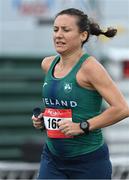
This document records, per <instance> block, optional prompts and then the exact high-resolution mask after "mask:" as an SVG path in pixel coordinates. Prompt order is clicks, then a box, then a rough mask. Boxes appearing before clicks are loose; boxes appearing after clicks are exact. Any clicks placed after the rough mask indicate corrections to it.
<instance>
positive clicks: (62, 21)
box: [53, 15, 82, 54]
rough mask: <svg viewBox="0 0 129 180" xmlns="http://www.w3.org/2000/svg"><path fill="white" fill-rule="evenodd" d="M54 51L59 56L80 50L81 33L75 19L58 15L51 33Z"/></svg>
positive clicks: (74, 17)
mask: <svg viewBox="0 0 129 180" xmlns="http://www.w3.org/2000/svg"><path fill="white" fill-rule="evenodd" d="M53 39H54V45H55V49H56V51H57V52H58V53H60V54H65V53H69V52H74V51H76V50H77V49H79V48H81V44H82V40H81V33H80V32H79V28H78V26H77V17H76V16H71V15H59V16H58V17H57V18H56V19H55V22H54V33H53Z"/></svg>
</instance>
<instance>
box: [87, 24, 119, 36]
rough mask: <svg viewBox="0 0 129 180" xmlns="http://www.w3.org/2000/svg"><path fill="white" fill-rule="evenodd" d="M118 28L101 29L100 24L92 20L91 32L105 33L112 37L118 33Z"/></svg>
mask: <svg viewBox="0 0 129 180" xmlns="http://www.w3.org/2000/svg"><path fill="white" fill-rule="evenodd" d="M116 33H117V29H115V28H112V27H109V28H107V30H106V31H103V30H101V29H100V26H99V25H98V24H97V23H94V22H90V34H91V35H95V36H99V35H101V34H102V35H104V36H106V37H109V38H112V37H114V36H115V35H116Z"/></svg>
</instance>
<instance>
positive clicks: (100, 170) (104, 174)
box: [71, 160, 112, 179]
mask: <svg viewBox="0 0 129 180" xmlns="http://www.w3.org/2000/svg"><path fill="white" fill-rule="evenodd" d="M111 175H112V165H111V162H110V161H108V160H101V161H98V162H95V163H94V162H93V163H88V164H87V163H85V164H80V166H79V168H78V170H77V171H74V172H73V173H72V174H71V178H72V179H111Z"/></svg>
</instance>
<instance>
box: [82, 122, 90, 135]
mask: <svg viewBox="0 0 129 180" xmlns="http://www.w3.org/2000/svg"><path fill="white" fill-rule="evenodd" d="M80 128H81V129H82V130H83V131H84V133H85V134H89V122H88V121H84V122H81V123H80Z"/></svg>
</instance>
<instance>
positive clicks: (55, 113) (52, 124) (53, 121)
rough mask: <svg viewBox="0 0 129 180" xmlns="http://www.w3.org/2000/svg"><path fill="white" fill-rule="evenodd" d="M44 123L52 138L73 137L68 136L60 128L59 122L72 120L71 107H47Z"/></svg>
mask: <svg viewBox="0 0 129 180" xmlns="http://www.w3.org/2000/svg"><path fill="white" fill-rule="evenodd" d="M43 114H44V124H45V127H46V130H47V135H48V137H50V138H72V136H66V135H65V134H64V133H62V132H61V131H60V130H59V127H58V124H57V122H59V121H64V120H69V121H72V110H71V109H52V108H46V109H45V111H44V113H43Z"/></svg>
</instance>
